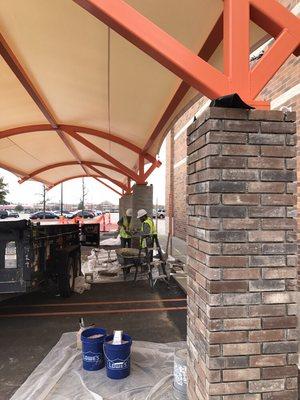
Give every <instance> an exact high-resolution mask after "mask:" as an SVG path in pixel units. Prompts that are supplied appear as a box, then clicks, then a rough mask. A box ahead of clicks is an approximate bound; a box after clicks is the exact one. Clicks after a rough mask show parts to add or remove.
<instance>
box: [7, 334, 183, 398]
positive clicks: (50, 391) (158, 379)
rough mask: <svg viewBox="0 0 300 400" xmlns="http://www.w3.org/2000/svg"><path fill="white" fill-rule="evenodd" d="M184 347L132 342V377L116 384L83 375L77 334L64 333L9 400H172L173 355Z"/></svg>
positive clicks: (102, 372)
mask: <svg viewBox="0 0 300 400" xmlns="http://www.w3.org/2000/svg"><path fill="white" fill-rule="evenodd" d="M185 346H186V342H176V343H170V344H162V343H153V342H142V341H134V342H133V345H132V353H131V374H130V376H129V377H128V378H126V379H123V380H119V381H118V380H111V379H109V378H107V376H106V371H105V368H104V369H102V370H100V371H94V372H88V371H84V370H83V369H82V359H81V351H79V350H77V349H76V334H75V333H73V332H71V333H64V334H63V335H62V337H61V339H60V340H59V342H58V343H57V344H56V345H55V346H54V347H53V348H52V350H51V351H50V352H49V353H48V355H47V356H46V357H45V358H44V360H43V361H42V362H41V363H40V364H39V365H38V366H37V368H36V369H35V370H34V371H33V372H32V374H31V375H30V376H29V377H28V379H27V380H26V381H25V383H24V384H23V385H22V386H21V387H20V388H19V389H18V390H17V392H16V393H15V394H14V395H13V397H12V398H11V400H70V399H72V400H171V399H172V400H173V399H175V397H174V395H173V367H174V352H175V350H176V349H179V348H184V347H185Z"/></svg>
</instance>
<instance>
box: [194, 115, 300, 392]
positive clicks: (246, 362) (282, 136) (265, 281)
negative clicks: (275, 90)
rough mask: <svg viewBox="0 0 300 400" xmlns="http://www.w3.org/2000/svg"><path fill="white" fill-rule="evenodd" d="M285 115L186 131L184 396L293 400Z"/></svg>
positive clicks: (292, 246)
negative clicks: (186, 388)
mask: <svg viewBox="0 0 300 400" xmlns="http://www.w3.org/2000/svg"><path fill="white" fill-rule="evenodd" d="M294 120H295V113H285V114H284V113H283V112H281V111H258V110H253V111H247V110H238V109H221V108H211V109H209V110H208V111H207V112H206V113H205V115H203V117H201V120H198V121H196V122H194V123H193V124H192V125H191V127H190V128H189V129H188V138H187V140H188V188H187V190H188V205H189V210H188V214H189V216H188V256H189V257H188V348H189V362H188V371H189V399H192V400H208V399H209V400H296V399H298V390H297V374H298V369H297V365H296V363H297V335H296V332H297V331H296V316H295V314H296V305H295V301H294V294H295V292H294V288H295V278H296V265H297V257H296V254H297V245H296V226H295V204H296V195H295V193H296V184H295V180H296V174H295V170H296V161H295V158H294V157H295V155H296V147H295V144H296V143H295V138H296V135H295V131H296V130H295V124H294Z"/></svg>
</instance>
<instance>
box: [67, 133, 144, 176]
mask: <svg viewBox="0 0 300 400" xmlns="http://www.w3.org/2000/svg"><path fill="white" fill-rule="evenodd" d="M67 133H68V134H69V135H70V136H71V137H73V138H74V139H76V140H77V141H78V142H79V143H81V144H83V145H84V146H86V147H88V148H89V149H90V150H92V151H94V152H95V153H96V154H98V155H99V156H101V157H103V158H104V159H105V160H107V161H109V162H110V163H112V164H113V165H115V166H116V167H117V168H119V169H121V170H122V171H123V172H124V173H125V174H126V175H128V176H130V177H131V178H132V179H134V180H135V181H137V182H138V181H139V180H140V179H139V176H138V175H137V174H136V173H135V172H134V171H133V170H132V169H130V168H128V167H126V165H124V164H122V163H121V162H120V161H118V160H117V159H116V158H114V157H112V156H110V155H109V154H107V153H106V152H105V151H103V150H101V149H100V148H99V147H97V146H95V145H94V144H93V143H91V142H90V141H89V140H87V139H85V138H84V137H82V136H81V135H79V134H78V133H76V132H72V131H68V132H67Z"/></svg>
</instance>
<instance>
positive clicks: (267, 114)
mask: <svg viewBox="0 0 300 400" xmlns="http://www.w3.org/2000/svg"><path fill="white" fill-rule="evenodd" d="M248 118H249V119H250V120H258V121H260V120H267V121H283V119H284V113H283V111H279V110H268V111H265V110H250V111H249V116H248Z"/></svg>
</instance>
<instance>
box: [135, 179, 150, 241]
mask: <svg viewBox="0 0 300 400" xmlns="http://www.w3.org/2000/svg"><path fill="white" fill-rule="evenodd" d="M141 208H143V209H145V210H146V211H147V212H148V215H149V216H150V217H152V214H153V186H152V185H138V184H135V185H133V187H132V211H133V218H132V223H133V227H134V228H136V229H139V228H140V226H141V223H140V221H139V220H138V219H137V212H138V210H140V209H141ZM133 239H134V240H133V247H138V246H139V240H138V239H137V238H133Z"/></svg>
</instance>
